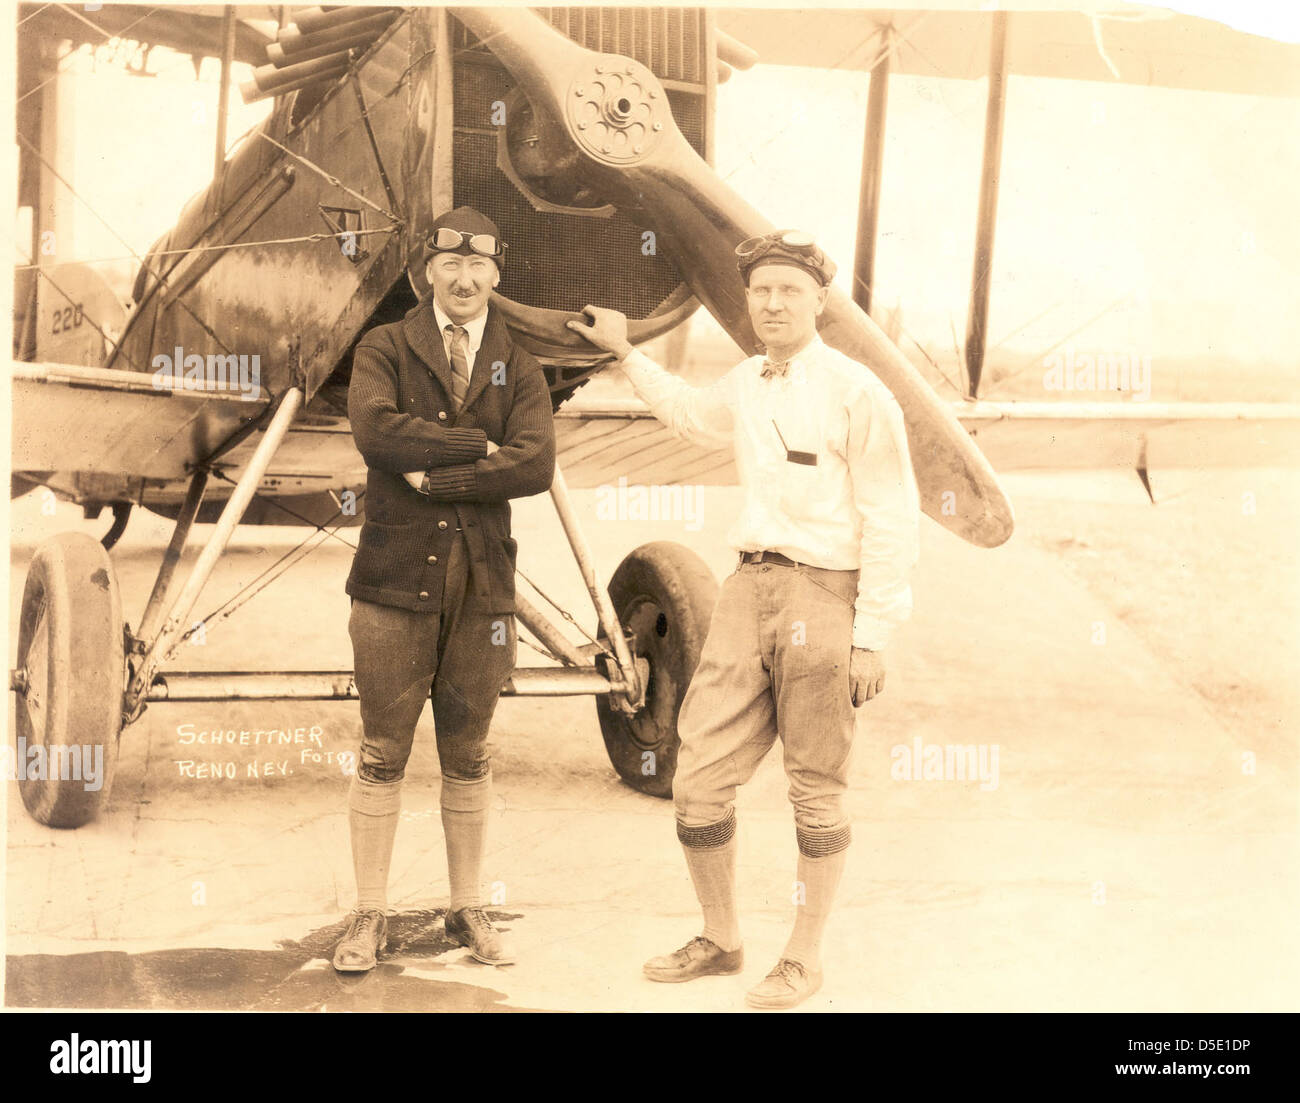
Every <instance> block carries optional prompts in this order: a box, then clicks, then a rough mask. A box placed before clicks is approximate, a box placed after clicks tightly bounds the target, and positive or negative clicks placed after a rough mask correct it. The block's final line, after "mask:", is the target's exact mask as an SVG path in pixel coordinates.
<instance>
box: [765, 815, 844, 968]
mask: <svg viewBox="0 0 1300 1103" xmlns="http://www.w3.org/2000/svg"><path fill="white" fill-rule="evenodd" d="M848 832H849V829H848V826H847V825H846V826H845V827H843V828H839V829H835V830H833V831H829V832H824V831H819V832H813V831H807V830H804V829H800V830H799V832H798V836H799V863H798V867H797V873H796V877H797V878H798V884H799V885H800V886H802V890H803V893H802V900H803V902H802V903H800V904H798V905H797V911H796V913H795V920H794V931H793V932H792V933H791V935H790V941H789V942H787V943H786V946H785V950H784V951H783V952H782V954H781V956H782V957H784V958H789V959H790V960H791V961H797V962H799V964H800V965H802V966H804V968H806V969H809V970H819V969H820V968H821V948H822V932H823V931H824V930H825V929H826V920H827V919H828V918H829V917H830V913H831V903H832V902H833V901H834V899H835V889H836V887H837V886H838V885H839V883H840V875H841V874H842V873H843V872H844V857H845V855H846V854H847V853H848V849H847V848H848V839H849V834H848ZM836 846H838V847H839V849H838V850H832V851H831V853H826V851H827V850H828V849H830V848H831V847H836Z"/></svg>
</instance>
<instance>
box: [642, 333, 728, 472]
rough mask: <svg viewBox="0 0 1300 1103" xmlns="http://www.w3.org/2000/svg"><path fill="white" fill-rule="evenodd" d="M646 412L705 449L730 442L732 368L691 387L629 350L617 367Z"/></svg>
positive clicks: (680, 435) (646, 358)
mask: <svg viewBox="0 0 1300 1103" xmlns="http://www.w3.org/2000/svg"><path fill="white" fill-rule="evenodd" d="M619 367H621V368H622V369H623V371H624V373H625V374H626V375H627V377H628V379H629V380H631V382H632V386H633V388H634V389H635V390H636V393H637V394H638V395H640V396H641V398H642V399H643V400H644V401H645V404H646V405H647V406H649V407H650V412H651V413H653V414H654V416H655V417H657V418H658V419H659V420H660V421H662V422H663V423H664V424H665V425H666V426H668V428H669V429H671V430H672V431H673V432H674V433H675V434H676V435H677V436H679V437H681V438H682V439H683V440H685V441H689V442H690V443H691V444H698V445H701V446H702V447H705V448H721V447H724V446H725V445H727V444H730V443H731V439H732V435H733V433H734V418H733V415H732V393H733V388H732V383H733V379H732V376H733V373H734V371H735V369H732V371H731V372H728V373H727V374H726V375H724V376H723V377H722V378H721V379H719V380H718V381H717V382H715V383H712V384H710V385H709V386H707V387H693V386H691V385H690V384H689V383H687V382H686V381H685V380H682V379H679V378H678V377H677V376H675V375H672V374H670V373H669V372H666V371H664V369H663V368H661V367H660V366H659V365H658V364H656V363H655V362H654V361H653V360H651V359H650V357H648V356H646V355H645V353H643V352H640V351H639V350H637V349H633V350H632V352H631V353H629V354H628V356H627V358H626V359H625V360H623V362H622V363H621V364H620V365H619Z"/></svg>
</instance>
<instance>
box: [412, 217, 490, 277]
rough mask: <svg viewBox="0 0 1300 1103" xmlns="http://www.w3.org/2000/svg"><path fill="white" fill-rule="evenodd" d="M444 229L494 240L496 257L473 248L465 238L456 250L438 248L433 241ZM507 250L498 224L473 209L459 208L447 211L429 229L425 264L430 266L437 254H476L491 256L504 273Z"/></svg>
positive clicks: (425, 243)
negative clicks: (484, 236) (479, 235)
mask: <svg viewBox="0 0 1300 1103" xmlns="http://www.w3.org/2000/svg"><path fill="white" fill-rule="evenodd" d="M444 227H446V228H447V229H449V230H455V231H456V232H457V233H459V234H469V235H471V236H473V235H478V234H483V235H486V236H487V237H490V238H492V240H493V241H495V242H496V243H497V249H496V255H495V256H493V255H491V254H489V253H484V252H483V251H482V250H479V249H473V248H471V247H470V242H469V240H468V239H464V238H462V240H461V243H460V244H459V245H457V246H455V247H454V248H444V249H439V248H436V247H435V246H434V243H433V239H434V238H435V237H436V236H437V233H438V231H439V230H441V229H443V228H444ZM505 248H506V244H505V242H504V241H502V240H501V231H500V230H498V229H497V224H496V223H495V222H493V221H492V220H491V219H490V218H488V217H487V215H484V214H480V213H479V212H478V211H476V210H475V209H474V208H473V207H457V208H455V210H451V211H447V212H445V213H444V214H441V215H439V216H438V217H437V218H435V219H434V220H433V225H431V226H430V227H429V235H428V237H426V238H425V241H424V263H425V264H428V263H429V260H430V259H431V258H432V257H433V256H434V255H435V254H437V253H462V254H464V255H466V256H469V255H471V254H474V255H479V256H489V257H490V259H491V260H494V261H496V265H497V268H498V269H499V270H502V271H504V270H505V261H506V258H505Z"/></svg>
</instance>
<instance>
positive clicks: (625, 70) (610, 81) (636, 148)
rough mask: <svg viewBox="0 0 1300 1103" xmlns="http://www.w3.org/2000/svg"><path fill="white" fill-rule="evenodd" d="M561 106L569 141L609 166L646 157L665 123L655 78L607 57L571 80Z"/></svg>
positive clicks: (660, 91)
mask: <svg viewBox="0 0 1300 1103" xmlns="http://www.w3.org/2000/svg"><path fill="white" fill-rule="evenodd" d="M565 106H566V115H567V121H568V124H569V132H570V134H571V135H572V137H573V140H574V141H575V142H576V143H577V145H578V147H579V148H580V149H581V150H582V151H583V152H584V153H586V154H587V155H588V156H589V157H591V158H593V159H594V160H597V161H601V162H603V163H605V164H607V165H630V164H635V163H636V162H637V161H640V160H642V159H643V158H645V157H647V156H649V154H650V152H651V151H652V149H653V148H654V147H655V146H656V145H657V144H658V143H659V141H660V139H661V138H662V136H663V134H664V133H665V123H666V121H667V120H668V118H669V108H668V97H667V96H665V95H664V92H663V88H662V87H661V86H660V84H659V78H658V77H656V76H655V75H654V74H653V73H652V72H651V71H650V70H649V69H647V68H646V67H645V66H644V65H642V64H641V63H640V62H637V61H633V60H632V59H631V58H625V57H617V56H614V55H611V54H606V55H605V56H604V57H603V58H602V60H601V61H598V62H595V63H594V64H593V65H592V66H591V67H590V68H589V69H586V70H585V71H583V72H581V73H580V74H578V75H577V76H575V78H574V80H573V82H572V83H571V84H570V85H569V94H568V96H567V98H566V102H565Z"/></svg>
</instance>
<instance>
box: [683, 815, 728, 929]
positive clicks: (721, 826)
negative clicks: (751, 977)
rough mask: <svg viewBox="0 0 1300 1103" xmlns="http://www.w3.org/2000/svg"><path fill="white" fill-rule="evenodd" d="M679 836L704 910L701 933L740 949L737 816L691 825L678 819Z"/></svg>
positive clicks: (701, 907)
mask: <svg viewBox="0 0 1300 1103" xmlns="http://www.w3.org/2000/svg"><path fill="white" fill-rule="evenodd" d="M677 838H678V839H679V840H681V843H682V850H683V852H684V853H685V854H686V868H687V869H689V870H690V872H691V881H692V882H693V883H694V885H695V895H696V897H697V898H698V899H699V901H700V909H701V910H702V911H703V912H704V930H703V931H701V932H700V933H701V934H702V935H703V936H704V937H705V938H707V939H709V940H710V941H711V942H714V943H716V944H717V945H718V946H720V947H721V948H722V949H724V950H728V951H731V950H739V949H740V921H739V919H738V918H737V916H736V818H735V814H734V813H732V814H730V815H729V816H728V817H727V819H725V820H722V821H721V822H720V823H716V824H707V825H705V826H704V827H689V826H687V825H686V824H683V823H681V822H680V821H678V824H677Z"/></svg>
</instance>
